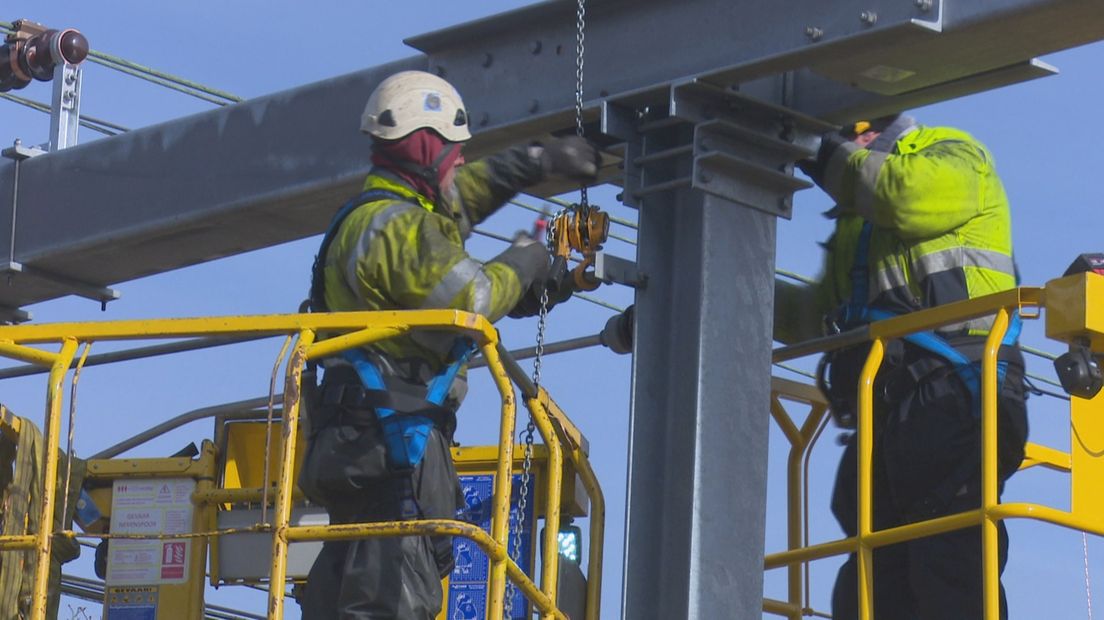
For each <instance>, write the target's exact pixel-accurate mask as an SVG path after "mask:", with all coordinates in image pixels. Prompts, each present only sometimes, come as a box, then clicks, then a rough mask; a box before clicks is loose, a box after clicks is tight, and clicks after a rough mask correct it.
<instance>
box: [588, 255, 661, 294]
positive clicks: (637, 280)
mask: <svg viewBox="0 0 1104 620" xmlns="http://www.w3.org/2000/svg"><path fill="white" fill-rule="evenodd" d="M594 277H596V278H598V279H599V280H601V281H602V282H605V283H606V284H624V285H625V286H631V287H632V288H635V289H642V288H644V287H645V285H646V284H647V283H648V276H647V275H646V274H643V273H641V272H640V269H639V268H638V267H637V266H636V263H634V262H633V261H631V260H628V259H625V258H621V257H620V256H613V255H611V254H606V253H605V252H598V253H597V254H595V255H594Z"/></svg>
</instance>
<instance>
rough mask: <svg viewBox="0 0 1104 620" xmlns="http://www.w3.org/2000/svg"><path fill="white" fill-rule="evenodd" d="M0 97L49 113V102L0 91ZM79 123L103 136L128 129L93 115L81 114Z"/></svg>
mask: <svg viewBox="0 0 1104 620" xmlns="http://www.w3.org/2000/svg"><path fill="white" fill-rule="evenodd" d="M0 99H7V100H8V101H11V102H12V103H18V104H19V105H22V106H26V107H28V108H30V109H32V110H37V111H39V112H44V113H46V114H50V106H49V104H45V103H41V102H39V101H34V100H33V99H27V98H25V97H20V96H18V95H13V94H11V93H0ZM80 124H81V127H85V128H87V129H91V130H92V131H95V132H98V133H102V134H104V135H105V136H116V135H119V134H121V133H126V132H128V131H130V130H129V129H127V128H126V127H123V126H122V125H116V124H115V123H112V122H110V121H105V120H103V119H99V118H96V117H94V116H87V115H83V114H82V115H81V117H80Z"/></svg>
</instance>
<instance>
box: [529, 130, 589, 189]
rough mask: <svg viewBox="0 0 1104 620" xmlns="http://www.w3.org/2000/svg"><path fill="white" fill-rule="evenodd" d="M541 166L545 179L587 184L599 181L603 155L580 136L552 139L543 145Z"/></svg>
mask: <svg viewBox="0 0 1104 620" xmlns="http://www.w3.org/2000/svg"><path fill="white" fill-rule="evenodd" d="M541 149H542V150H541V152H540V164H541V169H542V170H543V171H544V178H546V179H547V178H552V177H559V178H566V179H571V180H574V181H579V182H585V181H595V180H597V179H598V165H599V163H601V155H600V154H599V153H598V149H596V148H594V146H593V145H591V144H590V143H589V142H587V141H586V139H584V138H582V137H580V136H568V137H566V138H552V139H551V140H548V141H546V142H544V143H543V144H542V145H541Z"/></svg>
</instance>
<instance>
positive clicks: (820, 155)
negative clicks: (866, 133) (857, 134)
mask: <svg viewBox="0 0 1104 620" xmlns="http://www.w3.org/2000/svg"><path fill="white" fill-rule="evenodd" d="M848 144H850V145H852V147H853V148H855V149H858V145H854V144H852V142H851V139H850V138H848V137H847V136H845V135H843V134H840V133H839V132H836V131H833V132H831V133H827V134H824V135H823V136H821V139H820V148H819V149H817V154H816V157H814V158H810V159H803V160H801V161H799V162H797V167H798V168H800V169H801V171H802V172H804V173H805V174H807V175H809V178H810V179H812V180H813V182H814V183H816V184H817V185H819V186H821V187H824V184H823V181H824V173H825V171H827V169H828V162H829V161H831V160H832V156H833V155H835V153H836V150H837V149H840V148H850V147H845V146H844V145H848Z"/></svg>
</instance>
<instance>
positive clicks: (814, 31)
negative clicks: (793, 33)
mask: <svg viewBox="0 0 1104 620" xmlns="http://www.w3.org/2000/svg"><path fill="white" fill-rule="evenodd" d="M805 36H806V37H809V39H811V40H813V41H819V40H820V39H821V38H822V37H823V36H824V31H823V30H821V29H820V28H817V27H816V26H809V27H807V28H805Z"/></svg>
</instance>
